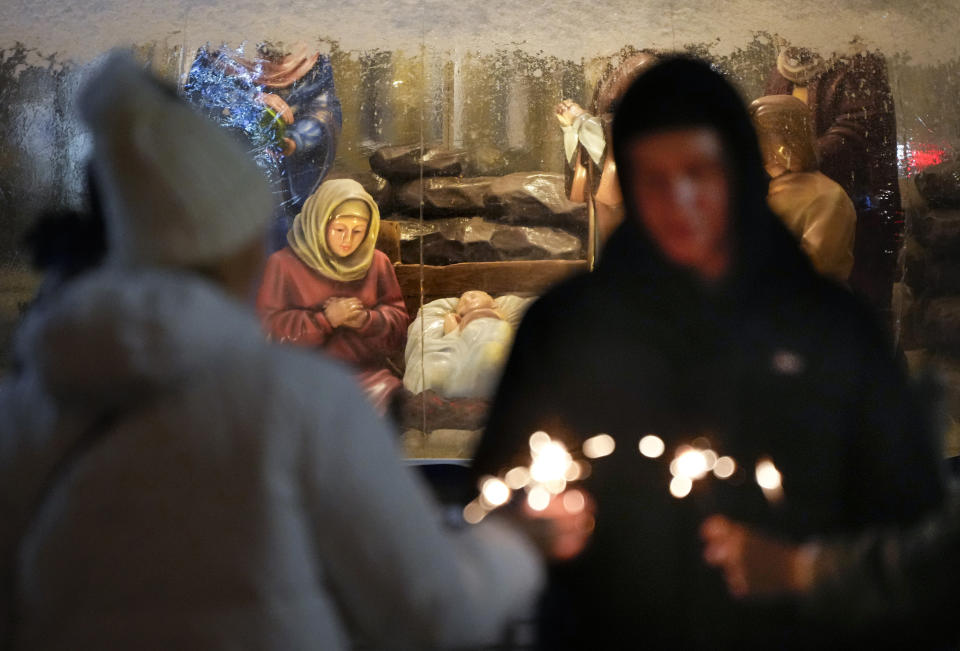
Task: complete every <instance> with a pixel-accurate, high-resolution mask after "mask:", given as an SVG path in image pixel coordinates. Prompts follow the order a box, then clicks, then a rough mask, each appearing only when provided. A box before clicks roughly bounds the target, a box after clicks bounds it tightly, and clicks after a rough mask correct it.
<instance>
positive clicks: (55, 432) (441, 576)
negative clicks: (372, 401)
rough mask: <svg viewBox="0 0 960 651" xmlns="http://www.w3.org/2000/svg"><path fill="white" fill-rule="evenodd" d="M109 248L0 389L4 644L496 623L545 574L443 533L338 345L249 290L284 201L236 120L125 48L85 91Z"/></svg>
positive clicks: (300, 638)
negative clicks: (324, 354)
mask: <svg viewBox="0 0 960 651" xmlns="http://www.w3.org/2000/svg"><path fill="white" fill-rule="evenodd" d="M79 104H80V109H81V113H82V115H83V119H84V120H85V122H86V124H87V125H88V126H89V127H90V129H91V131H92V134H93V167H92V169H93V175H94V178H95V182H96V184H97V186H98V189H99V191H100V193H101V198H102V201H103V215H104V219H105V226H106V241H107V255H106V259H105V261H104V263H103V264H102V265H101V266H100V267H98V268H96V269H94V270H92V271H89V272H87V273H84V274H83V275H82V276H79V277H77V278H76V279H74V280H71V281H70V282H67V283H65V284H64V285H63V286H62V287H61V288H60V289H59V290H58V291H57V292H56V294H55V295H53V296H50V297H48V298H47V299H45V300H44V301H42V302H40V303H38V304H37V306H36V307H35V308H34V309H33V310H32V311H31V313H30V314H29V315H28V317H27V318H26V319H25V322H24V323H23V324H22V327H21V329H20V332H19V333H18V336H17V339H16V343H15V354H16V356H17V358H18V360H19V365H18V369H17V371H16V372H15V373H13V374H12V375H10V376H9V377H7V378H6V379H5V381H4V382H3V383H2V385H0V522H2V525H0V527H2V528H0V570H2V583H0V617H2V619H0V640H2V641H4V642H5V643H6V646H7V647H9V648H16V649H120V648H123V649H132V648H136V649H225V648H250V649H284V650H293V649H342V648H346V647H348V646H349V644H350V640H351V639H352V638H359V639H362V640H364V641H367V642H370V643H373V644H374V645H376V646H378V647H389V648H414V649H421V648H431V647H445V646H455V645H472V644H479V643H483V642H486V641H490V640H495V639H496V638H497V636H498V634H499V633H500V631H501V629H502V627H503V625H504V623H505V621H506V620H507V618H508V617H511V616H515V615H516V613H518V612H522V611H523V609H524V608H525V606H526V604H528V603H529V602H530V600H531V599H533V598H534V596H535V594H536V592H537V590H538V587H539V584H540V582H541V579H542V568H541V563H540V560H539V556H538V554H537V552H536V549H534V548H533V547H532V546H531V543H530V542H529V540H528V539H527V538H526V537H525V536H524V535H522V534H520V533H519V532H518V531H517V530H516V529H514V528H513V527H512V526H509V525H508V524H507V523H505V522H503V521H497V519H496V518H488V520H487V521H485V522H484V523H483V524H481V525H478V526H476V527H471V528H469V529H467V530H463V531H458V532H448V531H445V530H443V529H441V527H440V525H439V523H438V521H437V519H436V517H435V513H434V509H433V507H434V504H433V503H432V500H431V497H430V496H429V495H428V493H427V491H426V489H425V488H424V486H423V485H421V483H420V482H419V481H418V478H417V477H415V476H413V475H412V473H411V472H410V471H409V470H408V469H406V468H404V467H403V466H402V464H401V462H400V460H399V456H398V449H397V447H396V444H395V439H396V437H395V436H394V434H393V432H391V431H389V430H388V429H387V427H386V425H384V423H382V422H381V421H380V420H379V419H378V418H377V417H376V416H375V415H374V413H373V412H372V410H371V408H370V407H369V406H368V405H367V403H366V401H365V400H364V398H363V396H362V395H361V393H360V391H359V389H357V388H356V387H355V383H354V382H353V380H352V379H351V378H350V376H349V375H348V373H347V372H345V370H344V369H343V368H342V367H341V366H340V365H339V364H338V363H336V362H334V361H330V360H327V359H323V358H319V357H318V356H316V355H315V354H311V353H308V352H305V351H299V350H292V349H289V348H280V347H276V346H272V345H269V344H268V343H266V342H265V341H264V339H263V334H262V332H261V331H260V327H259V325H258V322H257V319H256V317H255V316H254V315H253V313H252V312H251V311H250V310H248V309H247V307H246V306H245V305H244V304H243V301H244V299H246V298H247V297H248V296H250V295H251V293H250V292H251V288H252V287H253V285H254V284H255V282H256V281H257V280H258V276H259V273H260V268H261V264H262V259H263V253H264V245H263V236H264V233H265V229H266V225H267V222H268V220H269V217H270V215H271V212H272V210H271V209H272V200H271V196H270V193H269V190H268V188H267V185H266V181H264V179H263V175H262V174H260V173H259V171H258V170H257V169H256V167H255V166H254V165H253V163H252V162H250V161H248V160H247V159H246V158H245V157H244V153H243V151H242V149H241V148H240V147H239V146H238V145H236V144H235V143H233V142H232V141H231V140H230V139H229V136H228V135H226V134H225V133H223V132H221V131H220V130H218V129H217V128H216V127H215V126H213V125H211V124H208V123H206V122H205V121H204V120H203V118H201V117H199V116H198V115H196V114H194V113H193V112H192V111H191V110H190V109H189V108H188V107H187V106H186V105H185V104H183V103H182V102H181V101H180V100H179V99H178V98H177V97H176V95H175V94H174V93H173V92H172V91H170V90H168V89H166V88H165V87H163V86H162V85H160V84H158V83H157V82H156V81H155V80H154V79H152V78H151V77H150V76H149V75H147V74H145V73H143V72H142V71H141V70H140V69H139V68H138V67H137V66H136V65H135V64H134V63H133V62H132V61H131V60H130V59H129V58H128V57H127V56H125V55H122V54H114V55H111V56H110V57H109V59H108V60H107V61H106V63H105V64H104V65H103V67H102V68H101V69H100V70H99V71H98V72H97V73H95V75H94V77H93V78H92V79H91V81H90V82H89V83H88V84H87V86H86V88H85V89H84V90H83V91H82V93H81V95H80V99H79Z"/></svg>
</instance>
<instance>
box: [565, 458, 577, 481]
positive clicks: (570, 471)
mask: <svg viewBox="0 0 960 651" xmlns="http://www.w3.org/2000/svg"><path fill="white" fill-rule="evenodd" d="M580 473H581V464H579V463H577V462H576V461H574V462H573V463H571V464H570V465H569V466H567V473H566V474H565V475H564V476H563V478H564V479H566V480H567V481H577V480H578V479H580Z"/></svg>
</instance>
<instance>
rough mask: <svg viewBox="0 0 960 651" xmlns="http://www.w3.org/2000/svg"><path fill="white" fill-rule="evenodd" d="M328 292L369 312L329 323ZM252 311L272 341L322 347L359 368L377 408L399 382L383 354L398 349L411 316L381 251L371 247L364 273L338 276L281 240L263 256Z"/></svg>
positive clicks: (360, 377) (368, 392)
mask: <svg viewBox="0 0 960 651" xmlns="http://www.w3.org/2000/svg"><path fill="white" fill-rule="evenodd" d="M333 297H352V298H358V299H360V301H361V302H362V303H363V305H364V307H366V308H367V309H368V310H370V318H369V319H368V320H367V322H366V323H365V324H364V325H363V327H362V328H360V329H356V330H355V329H353V328H348V327H346V326H341V327H338V328H334V327H333V326H331V325H330V322H329V321H327V318H326V317H325V316H324V314H323V304H324V302H325V301H326V300H327V299H329V298H333ZM257 312H258V313H259V314H260V317H261V319H262V320H263V324H264V328H265V329H266V331H267V333H268V334H269V336H270V338H271V339H273V340H274V341H279V342H281V343H292V344H296V345H298V346H306V347H310V348H322V349H323V350H324V352H326V353H327V354H328V355H330V356H332V357H336V358H337V359H340V360H343V361H344V362H347V363H348V364H350V365H352V366H353V367H354V368H356V369H358V371H359V373H358V375H359V379H360V382H361V384H362V385H363V387H364V389H365V390H366V391H367V394H368V395H369V396H370V398H371V400H372V401H373V403H374V404H375V405H376V406H377V407H378V408H379V409H380V410H381V412H383V411H384V410H385V409H386V406H387V404H388V403H389V400H390V397H391V396H392V395H393V393H394V391H396V390H397V389H399V388H400V386H402V383H401V381H400V379H399V378H398V377H396V376H395V375H394V374H393V373H391V372H390V371H389V369H388V366H387V362H386V360H387V357H389V356H390V355H391V354H393V353H395V352H397V351H399V350H402V348H403V346H404V343H405V341H406V335H407V325H408V323H409V322H410V317H409V315H408V314H407V308H406V306H405V305H404V302H403V295H402V294H401V293H400V284H399V283H398V282H397V274H396V273H395V272H394V270H393V265H392V264H391V263H390V260H389V258H387V256H386V255H385V254H383V253H382V252H380V251H374V254H373V262H372V263H371V265H370V269H369V270H368V271H367V275H366V276H364V277H363V278H361V279H360V280H354V281H350V282H340V281H337V280H331V279H330V278H327V277H326V276H323V275H321V274H320V273H318V272H316V271H314V270H313V269H311V268H310V267H308V266H307V265H305V264H303V262H301V261H300V258H298V257H297V255H296V254H295V253H294V252H293V250H292V249H291V248H290V247H289V246H286V247H284V248H282V249H280V250H279V251H277V252H276V253H274V254H273V255H271V256H270V257H269V258H268V259H267V264H266V267H265V269H264V272H263V282H262V283H261V285H260V291H259V292H258V293H257Z"/></svg>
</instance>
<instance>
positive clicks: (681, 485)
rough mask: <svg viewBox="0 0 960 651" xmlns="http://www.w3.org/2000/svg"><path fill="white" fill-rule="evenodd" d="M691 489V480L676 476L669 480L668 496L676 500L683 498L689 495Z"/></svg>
mask: <svg viewBox="0 0 960 651" xmlns="http://www.w3.org/2000/svg"><path fill="white" fill-rule="evenodd" d="M692 489H693V480H692V479H690V478H689V477H685V476H683V475H678V476H677V477H674V478H673V479H671V480H670V494H671V495H673V496H674V497H676V498H683V497H686V496H687V495H689V494H690V491H691V490H692Z"/></svg>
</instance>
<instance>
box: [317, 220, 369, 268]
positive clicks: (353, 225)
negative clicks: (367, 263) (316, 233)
mask: <svg viewBox="0 0 960 651" xmlns="http://www.w3.org/2000/svg"><path fill="white" fill-rule="evenodd" d="M369 223H370V220H368V219H363V218H361V217H355V216H353V215H344V216H341V217H335V218H333V219H331V220H330V223H329V224H327V246H328V247H330V250H331V251H333V253H334V255H337V256H339V257H341V258H345V257H347V256H348V255H350V254H351V253H353V252H354V251H356V250H357V248H358V247H359V246H360V244H361V243H363V240H364V238H365V237H366V235H367V226H368V224H369Z"/></svg>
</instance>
